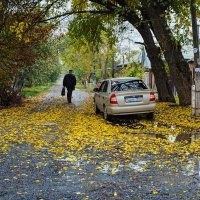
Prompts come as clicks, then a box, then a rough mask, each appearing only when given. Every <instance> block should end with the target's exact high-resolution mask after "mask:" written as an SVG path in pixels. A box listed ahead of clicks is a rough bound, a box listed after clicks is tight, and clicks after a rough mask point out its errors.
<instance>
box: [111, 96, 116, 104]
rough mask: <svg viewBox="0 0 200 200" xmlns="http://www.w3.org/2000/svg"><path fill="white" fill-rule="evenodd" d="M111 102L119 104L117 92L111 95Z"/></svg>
mask: <svg viewBox="0 0 200 200" xmlns="http://www.w3.org/2000/svg"><path fill="white" fill-rule="evenodd" d="M110 103H111V104H118V102H117V98H116V95H115V94H111V96H110Z"/></svg>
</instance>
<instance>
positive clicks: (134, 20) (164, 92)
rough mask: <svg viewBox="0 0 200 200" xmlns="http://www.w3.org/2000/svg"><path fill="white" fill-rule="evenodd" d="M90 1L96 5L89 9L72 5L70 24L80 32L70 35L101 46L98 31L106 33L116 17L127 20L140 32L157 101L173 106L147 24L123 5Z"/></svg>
mask: <svg viewBox="0 0 200 200" xmlns="http://www.w3.org/2000/svg"><path fill="white" fill-rule="evenodd" d="M91 1H92V2H95V4H93V5H89V7H86V5H85V4H84V3H83V4H81V2H79V3H80V4H78V3H77V4H76V5H74V7H75V9H74V7H72V11H71V13H78V14H79V15H78V16H77V17H76V18H75V20H73V21H74V22H73V23H74V24H75V23H76V24H78V27H79V29H76V31H75V32H74V29H72V31H73V33H74V34H78V35H79V36H80V35H81V34H82V35H85V37H86V39H87V40H89V41H90V42H92V43H95V41H94V40H96V41H97V40H98V41H97V42H101V39H100V36H99V33H100V31H99V29H101V30H105V29H106V28H105V27H108V26H110V24H111V20H112V21H115V18H116V17H117V18H118V20H119V19H120V21H125V20H126V21H128V22H129V23H131V24H132V25H133V26H134V27H135V28H136V29H137V30H138V31H139V33H140V34H141V36H142V37H143V40H144V42H145V48H146V51H147V54H148V57H149V59H150V61H151V65H152V70H153V72H154V75H155V80H156V84H157V90H158V95H159V100H160V101H169V102H175V99H174V96H173V93H172V91H171V88H170V86H169V82H168V77H167V73H166V72H165V65H164V62H163V60H162V58H161V52H160V49H159V47H157V46H156V45H155V42H154V39H153V35H152V33H151V30H150V26H149V24H148V23H147V22H146V21H142V19H140V18H139V17H138V15H137V14H136V12H135V11H134V10H130V9H129V8H128V9H127V7H126V5H125V4H122V5H119V4H116V3H112V2H111V1H101V0H100V1H99V0H91ZM96 3H97V4H96ZM77 5H78V6H77ZM98 5H101V6H98ZM91 9H93V10H91ZM82 13H84V14H82ZM81 14H82V15H81ZM91 14H92V16H93V17H89V16H91ZM95 14H96V15H98V16H97V17H95V16H94V15H95ZM80 15H81V16H80ZM99 15H101V16H102V17H101V20H100V21H99V18H100V17H99ZM109 16H110V17H109ZM88 18H92V19H93V23H89V22H90V21H88V20H87V19H88ZM85 21H87V25H86V24H85ZM103 21H104V22H103ZM83 22H84V23H83ZM103 23H104V24H103ZM113 24H114V25H115V23H112V25H113ZM91 30H92V31H91ZM107 30H108V29H107ZM98 32H99V33H98ZM110 33H112V34H113V35H114V34H115V31H112V32H111V31H110ZM90 36H91V37H90ZM95 44H96V43H95Z"/></svg>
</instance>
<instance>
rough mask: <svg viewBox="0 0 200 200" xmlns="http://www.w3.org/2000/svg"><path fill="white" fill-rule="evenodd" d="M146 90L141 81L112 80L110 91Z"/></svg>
mask: <svg viewBox="0 0 200 200" xmlns="http://www.w3.org/2000/svg"><path fill="white" fill-rule="evenodd" d="M141 89H147V86H146V85H145V83H144V82H143V81H142V80H114V81H112V82H111V91H112V92H114V91H128V90H141Z"/></svg>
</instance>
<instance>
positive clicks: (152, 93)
mask: <svg viewBox="0 0 200 200" xmlns="http://www.w3.org/2000/svg"><path fill="white" fill-rule="evenodd" d="M149 100H150V101H155V100H156V97H155V94H154V92H150V99H149Z"/></svg>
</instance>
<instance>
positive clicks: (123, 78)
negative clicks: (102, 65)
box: [106, 77, 141, 81]
mask: <svg viewBox="0 0 200 200" xmlns="http://www.w3.org/2000/svg"><path fill="white" fill-rule="evenodd" d="M126 79H127V80H141V78H137V77H119V78H108V79H106V80H112V81H117V80H126Z"/></svg>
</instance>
